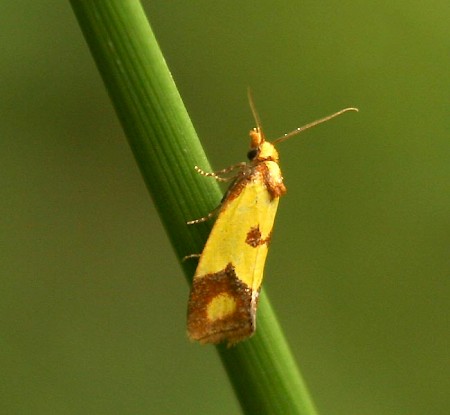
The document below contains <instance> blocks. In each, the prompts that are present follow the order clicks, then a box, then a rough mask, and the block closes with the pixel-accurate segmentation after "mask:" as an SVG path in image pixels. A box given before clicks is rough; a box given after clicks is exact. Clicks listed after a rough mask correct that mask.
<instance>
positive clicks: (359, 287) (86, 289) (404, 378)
mask: <svg viewBox="0 0 450 415" xmlns="http://www.w3.org/2000/svg"><path fill="white" fill-rule="evenodd" d="M189 3H190V4H188V2H185V4H181V2H164V1H159V0H158V1H152V2H150V1H145V2H144V6H145V8H146V11H147V13H148V16H149V19H150V22H151V24H152V26H153V29H154V31H155V33H156V36H157V38H158V40H159V43H160V46H161V48H162V50H163V52H164V54H165V56H166V59H167V62H168V64H169V66H170V68H171V70H172V73H173V76H174V78H175V80H176V82H177V85H178V87H179V89H180V92H181V95H182V96H183V99H184V101H185V104H186V106H187V109H188V111H189V113H190V114H191V116H192V119H193V122H194V125H195V127H196V129H197V132H198V133H199V135H200V138H201V140H202V142H203V143H204V145H205V147H206V150H207V153H208V155H209V156H210V158H211V161H212V164H213V165H214V166H215V168H217V169H219V168H222V167H226V166H228V165H230V164H233V163H235V162H237V161H241V160H244V159H245V154H246V152H247V145H248V138H247V132H248V130H249V128H251V127H252V126H253V121H252V118H251V114H250V111H249V109H248V104H247V99H246V88H247V86H251V87H252V89H253V91H254V95H255V99H256V103H257V107H258V110H259V112H260V115H261V118H262V120H263V125H264V126H265V131H266V134H267V135H268V136H269V137H272V138H275V137H278V136H279V135H281V134H283V133H284V132H287V131H290V130H292V129H294V128H295V127H297V126H299V125H303V124H305V123H307V122H310V121H312V120H314V119H316V118H319V117H322V116H324V115H327V114H329V113H331V112H333V111H335V110H338V109H340V108H342V107H345V106H357V107H359V108H360V113H359V114H347V115H344V116H343V117H342V118H340V119H337V120H334V121H331V122H329V123H328V124H326V125H323V126H320V127H317V128H316V129H314V130H310V131H309V132H306V133H304V134H303V135H302V136H301V137H297V138H295V139H292V140H291V141H290V142H286V143H283V144H281V145H280V147H279V151H280V153H281V165H282V168H283V172H284V176H285V182H286V185H287V187H288V194H287V196H286V197H285V198H283V199H282V201H281V204H280V208H279V214H278V218H277V224H276V231H275V234H274V238H273V243H272V249H271V252H270V255H269V259H268V263H267V268H266V274H265V275H266V278H265V282H264V284H265V287H266V288H267V292H268V293H269V295H270V298H271V300H272V304H273V306H274V308H275V310H276V311H277V313H278V317H279V320H280V323H281V324H282V326H283V327H284V329H285V332H286V335H287V338H288V340H289V341H290V343H291V346H292V349H293V352H294V354H295V356H296V358H297V360H298V362H299V364H300V366H301V368H302V372H303V374H304V376H305V378H306V382H307V384H308V386H309V388H310V390H311V393H312V396H313V398H314V400H315V402H316V404H317V406H318V409H319V412H320V413H321V414H323V415H325V414H327V415H328V414H332V415H333V414H365V415H372V414H373V415H375V414H380V413H382V414H385V415H386V414H408V415H409V414H431V413H432V414H434V415H438V414H442V415H444V414H446V415H447V414H448V413H449V412H450V398H449V396H450V395H449V394H448V390H449V386H450V383H449V381H448V370H449V339H450V336H449V295H450V289H449V274H450V272H449V271H450V137H449V131H450V111H449V110H450V77H449V68H450V54H449V50H450V26H449V25H448V21H449V19H450V4H449V3H448V2H447V1H443V0H441V1H438V2H434V3H423V2H413V3H411V2H404V1H403V2H391V3H380V2H367V1H364V2H361V1H357V2H298V1H283V2H277V3H275V2H269V1H260V2H248V1H244V2H227V3H226V4H219V3H216V2H214V3H213V2H209V1H195V2H189ZM0 16H1V25H0V35H1V42H0V48H1V60H0V149H1V150H0V163H1V167H2V169H1V171H2V174H1V176H0V183H1V203H0V218H1V219H0V227H1V228H0V247H1V257H0V295H1V297H0V367H1V377H0V382H1V387H0V412H1V413H5V414H52V413H55V414H56V413H57V414H144V413H161V414H163V413H164V414H174V413H195V414H231V413H239V411H240V409H239V406H238V403H237V401H236V399H235V397H234V395H233V392H232V390H231V387H230V386H229V383H228V380H227V378H226V375H225V373H224V371H223V370H222V367H221V364H220V361H219V359H218V356H217V355H216V352H215V349H214V348H213V347H208V346H204V347H201V346H199V345H197V344H191V343H189V342H188V340H187V339H186V335H185V312H186V302H187V296H188V285H187V284H186V282H185V279H184V277H183V275H182V272H181V269H180V266H179V264H178V258H176V257H175V255H174V253H173V251H172V250H171V247H170V246H169V244H168V240H167V237H166V235H165V234H164V231H163V229H162V227H161V225H160V223H159V220H158V217H157V216H156V212H155V210H154V208H153V206H152V202H151V200H150V198H149V196H148V193H147V191H146V188H145V186H144V183H143V180H142V179H141V177H140V175H139V172H138V169H137V166H136V164H135V162H134V160H133V157H132V154H131V151H130V149H129V148H128V146H127V143H126V139H125V137H124V135H123V133H122V131H121V128H120V125H119V123H118V121H117V119H116V116H115V114H114V112H113V110H112V107H111V104H110V102H109V99H108V96H107V94H106V92H105V89H104V86H103V85H102V82H101V79H100V77H99V75H98V73H97V70H96V68H95V66H94V63H93V60H92V58H91V56H90V54H89V51H88V49H87V46H86V44H85V42H84V39H83V37H82V34H81V31H80V29H79V27H78V25H77V22H76V20H75V17H74V15H73V12H72V10H71V8H70V6H69V3H68V2H51V1H42V2H34V1H31V0H28V1H20V2H2V4H1V5H0Z"/></svg>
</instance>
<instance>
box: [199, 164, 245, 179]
mask: <svg viewBox="0 0 450 415" xmlns="http://www.w3.org/2000/svg"><path fill="white" fill-rule="evenodd" d="M246 165H247V164H246V163H245V162H241V163H238V164H234V165H233V166H230V167H227V168H226V169H222V170H218V171H215V172H206V171H204V170H202V169H201V168H200V167H198V166H194V169H195V171H196V172H197V173H198V174H200V175H202V176H205V177H213V178H214V179H216V180H217V181H218V182H228V181H230V180H233V179H234V178H235V177H234V176H230V177H221V176H220V175H221V174H227V173H230V172H232V171H233V170H236V169H241V170H242V169H243V168H244V167H245V166H246Z"/></svg>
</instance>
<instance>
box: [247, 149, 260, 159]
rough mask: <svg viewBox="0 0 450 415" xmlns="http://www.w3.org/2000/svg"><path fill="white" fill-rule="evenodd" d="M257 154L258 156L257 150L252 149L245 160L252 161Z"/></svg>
mask: <svg viewBox="0 0 450 415" xmlns="http://www.w3.org/2000/svg"><path fill="white" fill-rule="evenodd" d="M257 154H258V150H257V149H256V148H253V149H251V150H250V151H249V152H248V153H247V158H248V159H249V160H253V159H254V158H255V157H256V155H257Z"/></svg>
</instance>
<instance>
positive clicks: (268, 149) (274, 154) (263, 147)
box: [247, 127, 279, 162]
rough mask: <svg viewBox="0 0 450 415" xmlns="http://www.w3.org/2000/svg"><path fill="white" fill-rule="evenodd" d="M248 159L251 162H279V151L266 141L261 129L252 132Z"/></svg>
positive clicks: (257, 128)
mask: <svg viewBox="0 0 450 415" xmlns="http://www.w3.org/2000/svg"><path fill="white" fill-rule="evenodd" d="M247 158H248V159H249V160H250V161H267V160H272V161H275V162H278V159H279V157H278V151H277V150H276V149H275V147H274V145H273V144H272V143H270V142H269V141H266V139H265V137H264V133H263V132H262V130H261V128H260V127H256V128H253V129H252V130H250V150H249V152H248V153H247Z"/></svg>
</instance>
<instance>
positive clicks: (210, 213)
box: [186, 203, 222, 225]
mask: <svg viewBox="0 0 450 415" xmlns="http://www.w3.org/2000/svg"><path fill="white" fill-rule="evenodd" d="M221 206H222V203H220V204H219V206H217V207H216V208H214V209H213V210H212V211H211V212H209V213H208V214H207V215H206V216H203V217H202V218H198V219H194V220H190V221H187V222H186V224H187V225H195V224H197V223H203V222H206V221H207V220H209V219H211V218H212V217H213V216H214V215H215V214H216V213H217V211H218V210H219V209H220V208H221Z"/></svg>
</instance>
